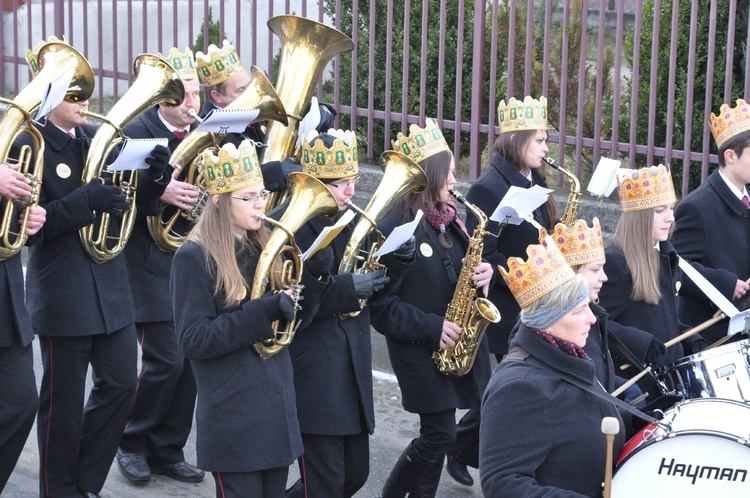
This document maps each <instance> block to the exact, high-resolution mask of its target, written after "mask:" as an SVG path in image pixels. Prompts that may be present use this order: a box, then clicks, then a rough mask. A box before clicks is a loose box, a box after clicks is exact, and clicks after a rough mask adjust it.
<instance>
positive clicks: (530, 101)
mask: <svg viewBox="0 0 750 498" xmlns="http://www.w3.org/2000/svg"><path fill="white" fill-rule="evenodd" d="M497 122H498V125H499V126H500V133H509V132H511V131H520V130H546V129H547V99H546V98H545V97H539V100H537V99H534V98H531V97H530V96H528V95H527V96H526V97H525V98H524V99H523V100H516V99H515V98H514V97H511V98H510V100H509V101H508V104H507V105H506V104H505V100H501V101H500V105H498V106H497Z"/></svg>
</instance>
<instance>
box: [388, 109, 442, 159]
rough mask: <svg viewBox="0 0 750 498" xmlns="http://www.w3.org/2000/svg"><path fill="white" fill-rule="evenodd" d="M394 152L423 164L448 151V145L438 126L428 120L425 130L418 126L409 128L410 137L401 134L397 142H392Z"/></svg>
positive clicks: (397, 136)
mask: <svg viewBox="0 0 750 498" xmlns="http://www.w3.org/2000/svg"><path fill="white" fill-rule="evenodd" d="M391 146H392V147H393V150H396V151H398V152H402V153H403V154H404V155H405V156H408V157H409V159H411V160H413V161H414V162H417V163H419V162H421V161H424V160H425V159H427V158H428V157H430V156H434V155H435V154H437V153H438V152H443V151H448V152H450V148H449V147H448V143H447V142H446V141H445V138H444V137H443V132H442V131H440V128H438V125H437V124H436V123H435V121H433V120H432V119H427V120H426V123H425V127H424V128H420V127H419V126H418V125H416V124H412V125H411V126H409V135H408V136H407V135H404V134H403V133H401V132H399V133H398V135H396V140H391Z"/></svg>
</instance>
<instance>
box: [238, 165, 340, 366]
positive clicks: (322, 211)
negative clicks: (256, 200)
mask: <svg viewBox="0 0 750 498" xmlns="http://www.w3.org/2000/svg"><path fill="white" fill-rule="evenodd" d="M287 189H288V190H289V195H290V199H289V205H288V206H287V209H286V212H285V213H284V215H283V216H282V217H281V219H280V220H279V221H276V220H273V219H271V218H268V217H267V216H265V215H263V214H260V215H258V217H259V218H260V219H262V220H264V221H267V222H269V223H271V224H272V225H273V226H274V229H273V230H272V231H271V234H270V235H269V237H268V242H267V243H266V247H265V248H264V249H263V252H261V254H260V257H259V258H258V266H257V267H256V269H255V277H254V278H253V286H252V289H251V290H250V298H251V299H257V298H259V297H261V296H262V295H263V294H265V293H266V286H267V282H269V281H273V280H272V279H270V278H269V276H270V273H271V271H272V270H273V267H274V263H275V262H276V260H277V258H279V257H280V256H281V254H282V253H283V252H287V253H289V257H290V259H287V260H286V261H284V262H283V265H282V269H281V279H280V281H281V283H280V288H279V289H273V290H276V291H280V290H284V289H292V291H293V292H294V300H295V303H294V304H295V311H296V310H297V309H299V307H298V306H297V300H298V298H299V293H300V292H301V290H302V285H301V284H300V281H301V279H302V268H303V264H302V252H301V251H300V249H299V247H297V244H296V243H295V242H294V232H296V231H297V230H299V228H300V227H301V226H302V225H304V224H305V223H307V222H308V221H310V220H311V219H312V218H315V217H318V216H325V217H333V216H336V214H337V213H338V212H339V208H338V204H337V203H336V199H335V198H334V197H333V195H332V194H331V192H330V191H329V190H328V187H326V186H325V185H324V184H323V182H321V181H320V180H318V179H317V178H314V177H312V176H310V175H307V174H305V173H291V174H290V175H289V177H288V178H287ZM295 322H296V320H292V321H291V322H288V323H286V325H285V326H284V327H283V328H282V325H283V324H282V323H281V322H275V323H274V324H273V327H274V331H275V337H274V338H273V339H269V340H266V341H262V342H258V343H255V344H254V345H253V348H254V349H255V351H257V352H258V354H259V355H260V357H261V358H263V359H268V358H270V357H271V356H273V355H275V354H277V353H279V352H280V351H281V350H282V349H283V348H284V347H286V346H288V345H289V344H290V343H291V342H292V339H293V338H294V332H295V331H296V324H295Z"/></svg>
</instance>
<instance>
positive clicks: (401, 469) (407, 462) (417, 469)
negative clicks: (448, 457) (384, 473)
mask: <svg viewBox="0 0 750 498" xmlns="http://www.w3.org/2000/svg"><path fill="white" fill-rule="evenodd" d="M434 463H435V462H433V461H432V460H427V459H426V458H424V457H422V456H421V455H420V454H419V453H417V451H416V450H415V449H414V441H412V442H411V443H409V446H407V447H406V449H405V450H404V452H403V453H402V454H401V456H400V457H399V458H398V461H397V462H396V465H395V466H394V467H393V470H391V474H390V475H389V476H388V479H386V481H385V485H384V486H383V492H382V493H381V495H380V496H382V498H404V496H406V494H407V493H409V492H410V491H411V489H412V488H413V487H415V486H416V484H417V483H418V482H419V480H420V479H421V478H422V475H423V474H424V473H425V472H427V470H428V469H429V468H430V466H431V465H432V464H434ZM440 465H441V469H442V461H441V463H440Z"/></svg>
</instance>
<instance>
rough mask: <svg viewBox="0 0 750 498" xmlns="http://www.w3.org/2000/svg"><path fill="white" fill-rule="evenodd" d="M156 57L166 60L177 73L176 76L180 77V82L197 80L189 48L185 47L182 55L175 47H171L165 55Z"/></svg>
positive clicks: (196, 72)
mask: <svg viewBox="0 0 750 498" xmlns="http://www.w3.org/2000/svg"><path fill="white" fill-rule="evenodd" d="M157 55H158V56H159V57H162V58H164V59H166V60H167V61H168V62H169V63H170V64H171V65H172V67H173V68H174V70H175V71H177V74H178V75H180V79H182V81H188V80H197V79H198V71H197V68H196V67H195V57H194V56H193V51H192V50H190V47H185V52H184V53H183V52H180V49H178V48H177V47H172V48H171V49H169V53H168V54H167V55H162V54H161V53H159V54H157Z"/></svg>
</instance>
